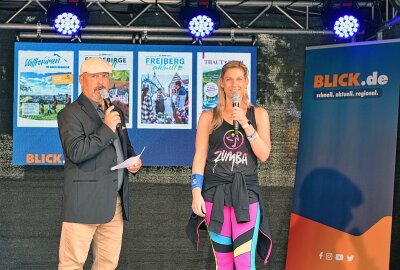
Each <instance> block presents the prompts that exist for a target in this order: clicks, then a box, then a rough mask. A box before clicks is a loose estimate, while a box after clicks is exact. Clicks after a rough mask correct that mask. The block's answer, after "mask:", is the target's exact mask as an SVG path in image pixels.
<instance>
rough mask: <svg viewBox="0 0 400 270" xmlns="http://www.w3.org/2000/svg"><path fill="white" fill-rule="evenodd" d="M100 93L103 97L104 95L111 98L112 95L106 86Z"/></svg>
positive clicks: (104, 97)
mask: <svg viewBox="0 0 400 270" xmlns="http://www.w3.org/2000/svg"><path fill="white" fill-rule="evenodd" d="M100 95H101V97H102V98H103V99H106V98H110V95H109V94H108V90H107V89H105V88H103V89H101V91H100Z"/></svg>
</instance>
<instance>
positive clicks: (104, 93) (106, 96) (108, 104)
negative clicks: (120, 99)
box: [100, 88, 112, 109]
mask: <svg viewBox="0 0 400 270" xmlns="http://www.w3.org/2000/svg"><path fill="white" fill-rule="evenodd" d="M100 95H101V97H102V98H103V99H104V105H105V107H106V109H108V108H110V107H111V106H112V104H111V100H110V95H109V94H108V90H107V89H105V88H103V89H101V91H100Z"/></svg>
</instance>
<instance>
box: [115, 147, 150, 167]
mask: <svg viewBox="0 0 400 270" xmlns="http://www.w3.org/2000/svg"><path fill="white" fill-rule="evenodd" d="M145 148H146V147H143V149H142V152H140V154H139V155H137V156H134V157H130V158H128V159H127V160H125V161H124V162H122V163H120V164H118V165H115V166H114V167H112V168H111V170H112V171H113V170H118V169H123V168H128V167H130V166H132V165H135V164H136V162H138V160H139V158H140V156H141V155H142V154H143V151H144V149H145Z"/></svg>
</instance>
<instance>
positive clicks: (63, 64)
mask: <svg viewBox="0 0 400 270" xmlns="http://www.w3.org/2000/svg"><path fill="white" fill-rule="evenodd" d="M73 56H74V54H73V52H70V51H48V52H33V51H29V50H26V51H19V52H18V59H19V62H18V66H19V70H18V74H16V75H17V76H18V80H17V100H18V102H17V103H16V104H17V112H18V116H17V126H18V127H44V128H45V127H56V126H57V113H58V112H59V111H60V110H61V109H62V108H64V106H65V105H66V104H69V103H70V102H71V99H72V98H73V67H74V59H73Z"/></svg>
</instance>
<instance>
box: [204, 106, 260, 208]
mask: <svg viewBox="0 0 400 270" xmlns="http://www.w3.org/2000/svg"><path fill="white" fill-rule="evenodd" d="M246 116H247V119H250V121H251V123H252V125H253V127H254V128H255V129H257V124H256V119H255V114H254V107H253V106H251V107H250V108H249V109H248V110H247V112H246ZM257 169H258V162H257V157H256V155H255V154H254V152H253V150H252V149H251V145H250V142H249V140H248V139H247V137H246V133H245V132H244V129H243V128H242V127H241V126H240V127H239V133H238V134H237V135H235V133H234V128H233V125H231V124H229V123H227V122H226V121H223V122H222V124H221V126H220V127H219V128H217V129H216V130H215V131H214V132H213V133H212V134H210V136H209V148H208V154H207V161H206V167H205V170H204V181H207V178H214V177H213V176H214V175H216V176H219V177H222V178H224V177H231V176H232V175H233V173H235V172H240V173H242V174H244V175H257V173H258V171H257ZM214 193H215V188H212V189H209V190H207V191H204V192H203V197H204V199H205V200H206V201H213V198H214ZM248 195H249V200H250V203H253V202H256V201H258V197H257V194H255V193H254V192H252V191H248ZM224 205H228V206H232V198H231V194H230V188H229V187H225V203H224Z"/></svg>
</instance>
